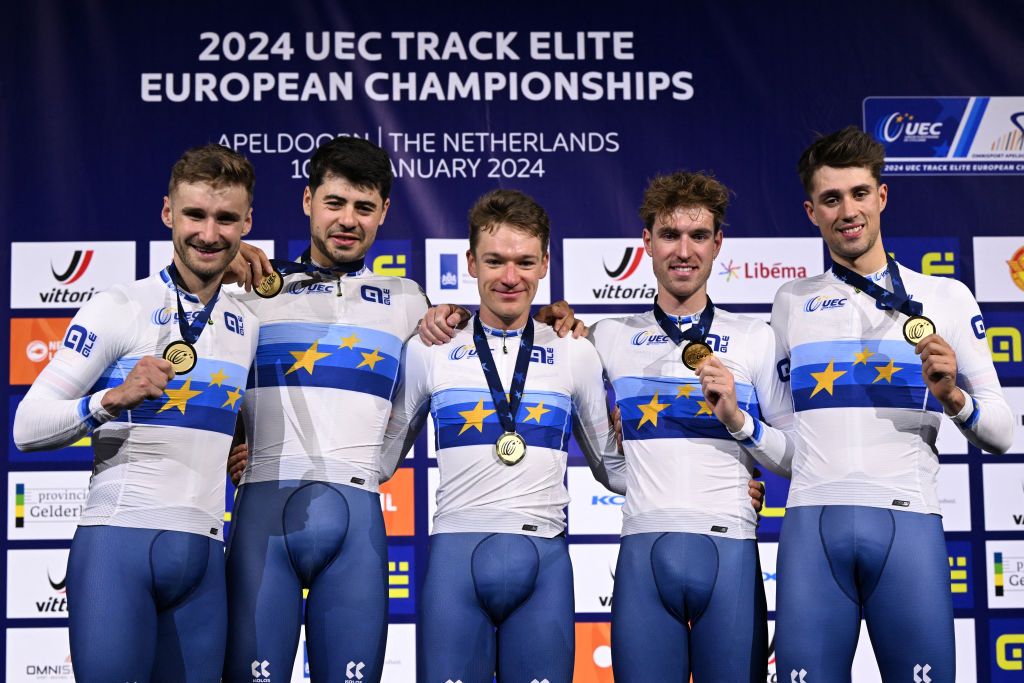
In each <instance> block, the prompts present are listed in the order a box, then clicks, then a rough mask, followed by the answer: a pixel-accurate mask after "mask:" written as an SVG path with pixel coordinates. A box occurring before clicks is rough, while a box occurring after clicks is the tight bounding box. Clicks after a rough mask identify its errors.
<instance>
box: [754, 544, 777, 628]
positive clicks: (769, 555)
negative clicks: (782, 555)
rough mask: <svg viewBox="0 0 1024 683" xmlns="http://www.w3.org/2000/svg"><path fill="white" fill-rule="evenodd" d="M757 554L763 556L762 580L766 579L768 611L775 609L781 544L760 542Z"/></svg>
mask: <svg viewBox="0 0 1024 683" xmlns="http://www.w3.org/2000/svg"><path fill="white" fill-rule="evenodd" d="M757 554H758V556H759V557H760V558H761V580H762V581H764V598H765V601H766V602H767V604H768V611H769V612H774V611H775V595H776V590H777V588H778V585H779V573H778V572H779V570H778V560H779V544H778V543H763V542H762V543H758V544H757Z"/></svg>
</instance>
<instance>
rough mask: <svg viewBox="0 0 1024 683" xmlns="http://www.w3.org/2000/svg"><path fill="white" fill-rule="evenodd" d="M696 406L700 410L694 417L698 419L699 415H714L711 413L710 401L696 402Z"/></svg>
mask: <svg viewBox="0 0 1024 683" xmlns="http://www.w3.org/2000/svg"><path fill="white" fill-rule="evenodd" d="M697 405H699V406H700V410H698V411H697V415H696V417H700V416H701V415H713V414H714V413H712V412H711V402H710V401H697Z"/></svg>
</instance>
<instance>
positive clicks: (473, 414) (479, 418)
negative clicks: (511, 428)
mask: <svg viewBox="0 0 1024 683" xmlns="http://www.w3.org/2000/svg"><path fill="white" fill-rule="evenodd" d="M494 412H495V411H493V410H484V402H483V400H482V399H481V400H480V401H477V403H476V407H475V408H473V410H460V411H459V416H460V417H461V418H462V419H463V420H465V421H466V423H465V424H464V425H462V429H460V430H459V435H460V436H461V435H462V432H464V431H466V430H467V429H469V428H470V427H476V429H477V431H478V432H483V431H484V418H486V417H487V416H488V415H494Z"/></svg>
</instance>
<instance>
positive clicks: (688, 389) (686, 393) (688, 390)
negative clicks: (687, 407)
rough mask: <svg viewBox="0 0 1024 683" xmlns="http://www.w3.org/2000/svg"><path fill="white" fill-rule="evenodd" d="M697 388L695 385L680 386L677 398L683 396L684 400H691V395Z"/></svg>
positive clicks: (677, 390) (677, 389)
mask: <svg viewBox="0 0 1024 683" xmlns="http://www.w3.org/2000/svg"><path fill="white" fill-rule="evenodd" d="M696 388H697V385H695V384H680V385H679V386H678V387H676V398H679V397H680V396H683V397H684V398H690V394H692V393H693V390H694V389H696Z"/></svg>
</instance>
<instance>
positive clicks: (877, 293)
mask: <svg viewBox="0 0 1024 683" xmlns="http://www.w3.org/2000/svg"><path fill="white" fill-rule="evenodd" d="M885 260H886V262H887V263H888V270H889V276H890V277H891V278H892V289H893V291H891V292H890V291H889V290H888V289H886V288H885V287H882V286H880V285H879V284H878V283H876V282H874V281H872V280H869V279H867V278H866V277H864V276H863V275H861V274H860V273H855V272H853V271H852V270H850V269H849V268H847V267H845V266H841V265H839V264H838V263H836V262H835V261H833V262H832V274H833V275H835V276H836V279H838V280H839V281H840V282H845V283H846V284H848V285H850V286H851V287H856V288H857V289H859V290H860V291H862V292H864V293H865V294H867V295H868V296H870V297H871V298H872V299H874V300H875V301H876V302H878V307H879V308H880V309H882V310H883V311H887V310H894V311H899V312H900V313H903V314H904V315H910V316H914V315H921V312H922V311H923V310H924V306H923V305H922V304H921V302H920V301H913V300H912V299H911V298H910V297H909V296H908V295H907V288H906V287H904V286H903V276H902V275H900V267H899V266H898V265H897V264H896V261H895V259H893V257H892V256H889V254H886V255H885Z"/></svg>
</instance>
